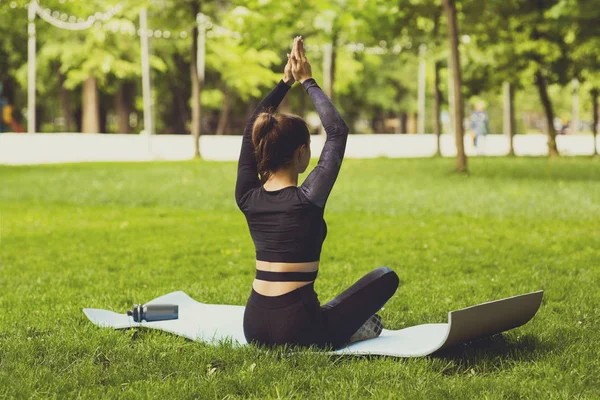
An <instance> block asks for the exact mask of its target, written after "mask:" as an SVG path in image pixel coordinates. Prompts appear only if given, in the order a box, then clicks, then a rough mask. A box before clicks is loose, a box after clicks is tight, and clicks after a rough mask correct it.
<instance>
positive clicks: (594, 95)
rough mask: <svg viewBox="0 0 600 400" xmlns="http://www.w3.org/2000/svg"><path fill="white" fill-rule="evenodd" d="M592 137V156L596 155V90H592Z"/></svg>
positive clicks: (597, 93)
mask: <svg viewBox="0 0 600 400" xmlns="http://www.w3.org/2000/svg"><path fill="white" fill-rule="evenodd" d="M590 94H591V96H592V135H594V155H595V156H597V155H598V95H599V94H600V91H599V90H598V89H592V90H591V92H590Z"/></svg>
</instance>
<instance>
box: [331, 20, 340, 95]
mask: <svg viewBox="0 0 600 400" xmlns="http://www.w3.org/2000/svg"><path fill="white" fill-rule="evenodd" d="M338 33H339V32H338V31H337V30H334V32H333V38H332V39H331V75H330V76H331V78H330V79H329V85H330V87H329V93H331V96H330V98H331V102H332V103H333V101H334V97H335V92H334V90H333V86H334V83H335V72H336V71H335V60H336V58H337V41H338Z"/></svg>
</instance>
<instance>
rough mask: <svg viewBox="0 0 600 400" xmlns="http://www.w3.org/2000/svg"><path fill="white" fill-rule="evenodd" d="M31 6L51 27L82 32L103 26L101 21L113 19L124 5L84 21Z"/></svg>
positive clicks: (34, 3) (38, 6)
mask: <svg viewBox="0 0 600 400" xmlns="http://www.w3.org/2000/svg"><path fill="white" fill-rule="evenodd" d="M15 4H16V3H15ZM29 6H32V7H33V8H34V10H35V13H36V14H37V15H38V16H39V17H40V18H41V19H43V20H44V21H46V22H47V23H49V24H50V25H53V26H55V27H57V28H61V29H67V30H70V31H80V30H84V29H89V28H91V27H92V26H96V27H99V26H101V25H102V23H101V22H100V21H108V20H110V19H111V18H112V17H114V16H115V14H117V13H118V12H120V11H121V9H122V5H121V4H117V5H116V6H114V7H112V6H111V7H109V8H108V11H107V12H105V13H101V12H96V13H95V14H94V15H90V16H89V17H87V18H85V19H84V18H77V17H75V16H70V15H67V14H65V13H62V14H61V13H60V12H59V11H56V10H54V11H53V10H51V9H49V8H45V9H43V8H42V7H41V6H40V5H39V3H38V2H37V1H34V2H32V3H31V4H29ZM11 7H12V3H11ZM15 7H16V5H15ZM99 24H100V25H99Z"/></svg>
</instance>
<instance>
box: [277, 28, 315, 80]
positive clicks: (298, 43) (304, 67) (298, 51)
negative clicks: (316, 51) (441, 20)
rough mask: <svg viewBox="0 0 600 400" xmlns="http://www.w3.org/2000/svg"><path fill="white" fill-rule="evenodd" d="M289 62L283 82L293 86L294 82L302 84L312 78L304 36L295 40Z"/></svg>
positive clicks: (284, 72)
mask: <svg viewBox="0 0 600 400" xmlns="http://www.w3.org/2000/svg"><path fill="white" fill-rule="evenodd" d="M287 58H288V61H287V64H286V65H285V69H284V71H283V81H284V82H285V83H286V84H287V85H289V86H292V85H293V84H294V81H298V82H300V83H302V82H304V81H305V80H307V79H310V78H312V69H311V66H310V63H309V62H308V59H307V58H306V54H305V53H304V42H303V41H302V36H296V37H295V38H294V44H293V45H292V52H291V53H290V54H288V55H287Z"/></svg>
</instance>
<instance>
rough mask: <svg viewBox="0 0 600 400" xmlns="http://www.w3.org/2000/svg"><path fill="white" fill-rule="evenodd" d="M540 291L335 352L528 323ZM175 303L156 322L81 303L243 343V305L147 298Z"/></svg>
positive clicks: (462, 336) (396, 347) (413, 352)
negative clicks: (173, 314)
mask: <svg viewBox="0 0 600 400" xmlns="http://www.w3.org/2000/svg"><path fill="white" fill-rule="evenodd" d="M542 296H543V291H541V290H540V291H537V292H532V293H527V294H523V295H519V296H514V297H509V298H506V299H501V300H496V301H491V302H488V303H483V304H478V305H475V306H472V307H467V308H463V309H462V310H458V311H451V312H449V313H448V322H447V323H441V324H424V325H417V326H412V327H410V328H405V329H400V330H397V331H393V330H387V329H384V330H383V332H382V333H381V335H380V336H379V337H377V338H375V339H369V340H365V341H362V342H357V343H353V344H351V345H350V346H348V347H345V348H343V349H340V350H337V351H335V352H333V353H335V354H353V355H369V354H371V355H384V356H392V357H421V356H426V355H429V354H432V353H434V352H436V351H438V350H441V349H444V348H447V347H450V346H452V345H455V344H459V343H465V342H469V341H472V340H474V339H477V338H480V337H484V336H490V335H493V334H496V333H500V332H504V331H507V330H509V329H513V328H516V327H518V326H521V325H523V324H525V323H527V322H528V321H529V320H530V319H531V318H533V316H534V315H535V314H536V312H537V311H538V309H539V308H540V305H541V302H542ZM161 303H162V304H177V305H179V319H176V320H168V321H155V322H141V323H138V322H134V321H133V318H132V317H130V316H128V315H127V314H119V313H116V312H113V311H109V310H101V309H96V308H84V309H83V312H84V313H85V315H86V316H87V317H88V318H89V319H90V321H92V322H93V323H94V324H96V325H98V326H101V327H107V328H113V329H124V328H133V327H144V328H151V329H159V330H162V331H166V332H170V333H173V334H175V335H180V336H184V337H186V338H189V339H191V340H199V341H203V342H208V343H216V342H218V341H220V340H224V339H226V340H231V341H232V342H233V343H234V345H245V344H246V339H245V338H244V331H243V328H242V321H243V316H244V307H243V306H230V305H219V304H204V303H200V302H198V301H196V300H194V299H192V298H191V297H190V296H188V295H187V294H185V293H184V292H173V293H169V294H166V295H164V296H161V297H158V298H156V299H154V300H151V301H149V302H148V303H147V304H161Z"/></svg>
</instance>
